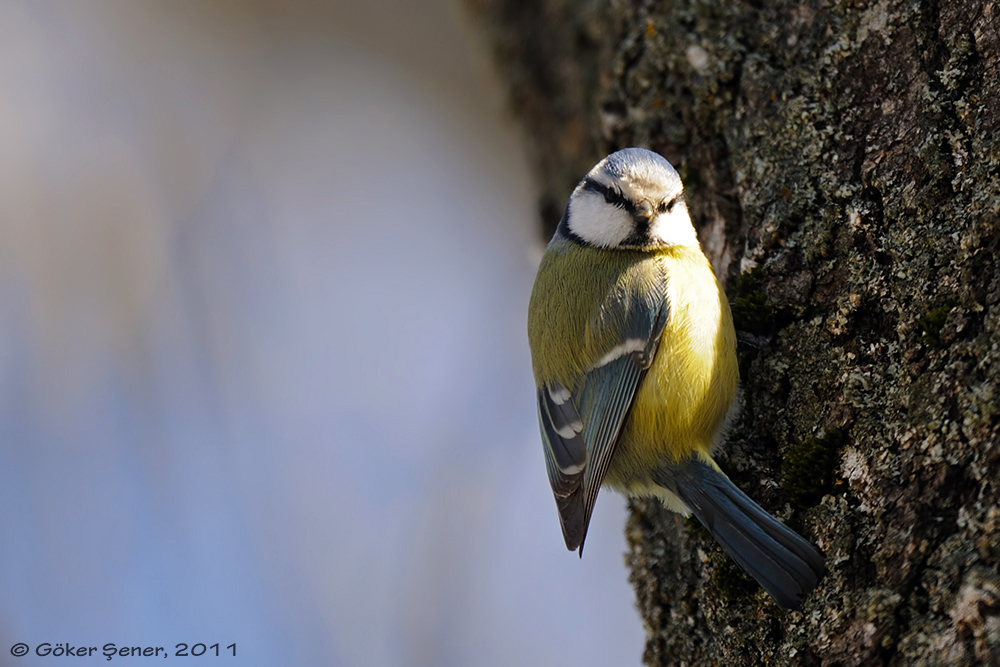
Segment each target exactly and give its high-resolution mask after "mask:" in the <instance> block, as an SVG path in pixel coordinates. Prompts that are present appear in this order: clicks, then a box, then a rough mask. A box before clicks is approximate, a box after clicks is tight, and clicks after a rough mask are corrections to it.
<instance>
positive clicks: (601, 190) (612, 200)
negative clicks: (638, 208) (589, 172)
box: [583, 178, 632, 210]
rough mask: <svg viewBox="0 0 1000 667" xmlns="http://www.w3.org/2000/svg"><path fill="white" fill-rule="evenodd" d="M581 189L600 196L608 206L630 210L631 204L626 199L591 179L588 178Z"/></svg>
mask: <svg viewBox="0 0 1000 667" xmlns="http://www.w3.org/2000/svg"><path fill="white" fill-rule="evenodd" d="M583 189H584V190H587V191H588V192H593V193H596V194H599V195H601V196H602V197H604V201H606V202H608V203H609V204H612V205H614V206H618V207H619V208H624V209H626V210H631V209H632V206H631V203H630V202H629V201H628V200H627V199H625V197H623V196H622V194H621V193H620V192H618V191H617V190H615V189H614V188H609V187H608V186H606V185H603V184H601V183H598V182H597V181H595V180H594V179H592V178H588V179H587V180H585V181H584V182H583Z"/></svg>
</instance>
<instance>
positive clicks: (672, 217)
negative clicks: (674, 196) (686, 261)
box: [649, 202, 699, 247]
mask: <svg viewBox="0 0 1000 667" xmlns="http://www.w3.org/2000/svg"><path fill="white" fill-rule="evenodd" d="M649 235H650V237H652V238H654V239H657V240H659V241H660V242H661V243H663V245H679V246H694V247H699V246H698V234H697V233H696V232H695V231H694V226H693V225H692V224H691V217H690V216H689V215H688V210H687V205H686V204H685V203H684V202H678V203H677V205H676V206H674V207H673V208H672V209H671V210H670V211H668V212H667V213H660V214H659V215H657V216H656V217H655V218H653V222H652V225H651V227H650V229H649Z"/></svg>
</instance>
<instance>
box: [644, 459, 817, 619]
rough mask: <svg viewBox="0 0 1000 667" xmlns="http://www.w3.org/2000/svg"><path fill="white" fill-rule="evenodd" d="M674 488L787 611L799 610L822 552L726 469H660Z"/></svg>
mask: <svg viewBox="0 0 1000 667" xmlns="http://www.w3.org/2000/svg"><path fill="white" fill-rule="evenodd" d="M657 477H659V478H660V479H656V480H655V481H656V482H657V483H658V484H661V485H662V486H664V487H666V488H667V489H669V490H670V491H672V492H673V493H674V494H675V495H676V496H677V497H678V498H680V499H681V501H683V502H684V504H685V505H687V506H688V507H689V508H690V509H691V511H692V512H693V513H694V515H695V516H696V517H698V520H699V521H701V523H702V524H704V525H705V527H706V528H708V530H709V532H711V533H712V536H713V537H714V538H715V540H716V541H717V542H718V543H719V545H720V546H721V547H722V548H723V549H724V550H725V552H726V553H727V554H729V556H730V557H731V558H732V559H733V560H735V561H736V562H737V563H738V564H739V566H740V567H742V568H743V569H744V570H746V572H747V573H748V574H749V575H750V576H751V577H753V578H754V579H755V580H756V581H757V583H759V584H760V585H761V587H762V588H763V589H764V590H765V591H767V592H768V594H770V596H771V597H772V598H774V601H775V602H777V603H778V604H779V605H780V606H781V607H784V608H785V609H798V607H799V606H800V605H801V604H802V600H803V598H804V597H805V596H806V594H807V593H809V592H810V591H812V590H813V589H814V588H815V587H816V584H817V583H818V582H819V580H820V577H822V576H823V574H824V572H825V571H826V567H825V565H824V563H823V555H822V554H821V553H820V552H819V550H818V549H817V548H816V547H814V546H813V545H812V544H811V543H809V542H808V541H807V540H806V539H805V538H803V537H802V536H800V535H799V534H798V533H796V532H795V531H793V530H792V529H791V528H789V527H787V526H786V525H785V524H783V523H781V522H780V521H778V520H777V519H775V518H774V517H773V516H771V515H770V514H768V513H767V512H766V511H765V510H764V509H763V508H762V507H761V506H760V505H758V504H757V503H755V502H754V501H753V500H751V499H750V497H749V496H747V494H745V493H743V492H742V491H740V490H739V489H738V488H736V485H735V484H733V483H732V482H731V481H730V480H729V478H728V477H726V475H725V473H723V472H722V471H720V470H718V469H717V468H715V467H713V466H712V465H710V464H709V463H707V462H703V461H698V460H691V461H688V462H685V463H682V464H680V465H679V466H676V467H673V466H672V467H671V469H670V470H669V471H666V470H664V471H661V472H660V474H658V475H657Z"/></svg>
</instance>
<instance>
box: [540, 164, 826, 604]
mask: <svg viewBox="0 0 1000 667" xmlns="http://www.w3.org/2000/svg"><path fill="white" fill-rule="evenodd" d="M528 340H529V344H530V348H531V362H532V371H533V374H534V378H535V383H536V388H537V408H538V419H539V426H540V430H541V436H542V443H543V449H544V452H545V464H546V469H547V472H548V478H549V482H550V484H551V486H552V492H553V494H554V496H555V500H556V506H557V508H558V512H559V521H560V525H561V527H562V533H563V538H564V540H565V542H566V547H567V549H569V550H570V551H573V550H579V554H580V557H581V558H582V556H583V546H584V542H585V540H586V537H587V529H588V526H589V524H590V519H591V514H592V512H593V510H594V504H595V502H596V500H597V495H598V492H599V490H600V489H601V487H602V486H607V487H609V488H611V489H614V490H616V491H619V492H621V493H623V494H624V495H625V496H627V497H655V498H658V499H659V500H660V501H661V502H662V503H663V505H664V506H665V507H666V508H667V509H670V510H673V511H676V512H679V513H681V514H684V515H690V514H691V513H693V514H694V516H695V517H697V519H698V520H699V521H700V522H701V523H702V524H703V525H704V526H705V527H706V528H707V529H708V531H709V532H710V533H711V534H712V536H713V537H714V538H715V540H716V541H717V542H718V544H719V545H720V546H721V547H722V549H723V550H724V551H725V552H726V553H727V554H728V555H729V556H730V557H731V558H732V559H733V560H734V561H736V563H738V564H739V566H740V567H742V568H743V569H744V570H745V571H746V572H747V573H748V574H749V575H750V576H751V577H753V578H754V579H755V580H756V581H757V582H758V583H759V584H760V586H761V587H762V588H763V589H764V590H765V591H767V593H768V594H769V595H770V596H771V597H772V598H773V599H774V601H775V602H776V603H777V604H778V605H779V606H780V607H782V608H785V609H797V608H799V607H800V606H801V604H802V601H803V600H804V598H805V596H806V595H807V594H808V593H809V592H811V591H812V590H813V589H814V588H815V587H816V586H817V584H818V582H819V580H820V578H821V577H822V576H823V574H824V573H825V565H824V561H823V555H822V553H821V552H820V551H819V550H818V549H817V548H816V547H815V546H814V545H813V544H811V543H810V542H809V541H807V540H806V539H805V538H803V537H802V536H800V535H799V534H798V533H796V532H795V531H793V530H792V529H790V528H788V527H787V526H785V525H784V524H783V523H781V522H780V521H779V520H778V519H776V518H775V517H773V516H771V515H770V514H769V513H768V512H767V511H765V510H764V509H763V508H761V507H760V505H758V504H757V503H756V502H754V501H753V500H752V499H751V498H750V497H749V496H747V495H746V494H745V493H744V492H743V491H741V490H740V489H739V488H737V486H736V485H735V484H734V483H733V482H732V481H731V480H730V479H729V477H728V476H726V474H725V473H724V472H723V471H722V470H721V469H720V468H719V466H718V464H717V463H716V462H715V460H714V459H713V458H712V453H713V452H714V451H716V449H717V448H718V447H719V446H720V445H721V444H722V442H723V441H724V439H725V432H726V429H727V426H728V424H730V423H731V421H732V420H733V419H734V418H735V415H736V414H737V412H738V405H739V403H740V400H739V391H740V390H739V366H738V363H737V360H736V331H735V328H734V325H733V319H732V315H731V313H730V309H729V302H728V300H727V299H726V295H725V292H724V290H723V289H722V287H721V285H720V283H719V281H718V279H717V278H716V275H715V272H714V271H713V269H712V266H711V264H710V263H709V261H708V259H707V258H706V257H705V255H704V253H703V252H702V250H701V246H700V244H699V242H698V235H697V233H696V231H695V229H694V226H693V225H692V223H691V218H690V216H689V213H688V208H687V203H686V201H685V197H684V187H683V183H682V182H681V178H680V175H679V174H678V173H677V171H676V170H675V169H674V167H673V166H672V165H671V164H670V162H668V161H667V160H666V159H665V158H663V157H662V156H661V155H659V154H657V153H655V152H653V151H650V150H647V149H644V148H625V149H622V150H619V151H616V152H614V153H611V154H610V155H608V156H607V157H605V158H604V159H603V160H601V161H600V162H598V163H597V165H595V166H594V167H593V169H591V170H590V172H589V173H587V175H586V176H585V177H584V178H583V179H582V180H581V181H580V182H579V184H578V185H577V186H576V188H575V189H574V190H573V192H572V194H571V195H570V198H569V201H568V203H567V205H566V208H565V212H564V213H563V216H562V219H561V220H560V221H559V224H558V226H557V228H556V231H555V234H554V235H553V237H552V239H551V241H550V242H549V244H548V246H547V247H546V250H545V253H544V254H543V256H542V260H541V263H540V264H539V268H538V273H537V276H536V278H535V283H534V286H533V287H532V291H531V298H530V303H529V307H528Z"/></svg>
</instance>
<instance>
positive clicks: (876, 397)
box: [470, 0, 1000, 665]
mask: <svg viewBox="0 0 1000 667" xmlns="http://www.w3.org/2000/svg"><path fill="white" fill-rule="evenodd" d="M470 1H471V2H472V4H473V5H474V8H475V10H476V11H477V12H478V14H479V16H480V18H481V20H482V21H481V22H482V24H483V26H485V28H486V30H487V31H488V34H489V36H490V38H491V39H492V42H493V44H494V45H495V50H496V53H497V56H498V61H499V63H500V65H501V69H502V71H503V73H504V76H505V77H506V81H507V83H508V84H509V89H510V94H511V99H512V104H513V107H514V110H515V112H516V113H517V114H518V116H519V117H520V119H521V120H522V121H523V123H524V126H525V128H526V133H527V135H528V138H529V142H530V152H531V155H532V157H533V158H534V160H535V163H536V165H537V169H538V180H539V183H540V185H541V206H540V210H541V217H542V219H543V222H544V226H545V234H546V235H547V234H549V233H551V231H552V229H553V228H554V225H555V223H556V222H557V221H558V219H559V215H560V214H561V212H562V207H563V206H564V203H565V200H566V197H567V195H568V193H569V191H570V189H571V188H572V186H573V184H575V182H576V181H577V179H579V178H580V176H581V175H582V174H583V173H584V172H585V171H586V170H587V169H588V168H589V167H590V166H591V165H592V164H593V163H594V162H595V161H596V160H597V159H599V158H600V157H601V156H603V155H604V154H606V153H608V152H610V151H611V150H613V149H616V148H620V147H623V146H628V145H641V146H647V147H649V148H652V149H654V150H656V151H659V152H660V153H662V154H663V155H664V156H666V157H667V158H668V159H669V160H670V161H671V162H673V163H674V164H675V165H676V166H677V167H678V169H679V171H680V173H681V176H682V177H683V179H684V182H685V186H686V188H687V191H688V199H689V205H690V209H691V211H692V215H693V218H694V220H695V225H696V227H698V229H699V233H700V235H701V238H702V243H703V246H704V248H705V250H706V252H707V253H708V254H709V256H710V258H711V259H712V260H713V263H714V265H715V267H716V269H717V271H718V272H719V274H720V277H721V278H722V279H723V280H724V281H726V284H727V287H728V291H729V293H730V296H731V300H732V302H733V304H734V314H735V316H736V319H737V327H738V328H739V329H741V330H743V331H745V332H749V333H751V334H753V335H755V336H757V337H758V340H759V341H761V345H760V346H759V348H758V349H753V348H745V349H741V369H742V378H743V386H744V393H745V406H744V409H743V412H742V416H741V418H740V420H739V422H738V424H737V425H736V427H735V429H734V430H733V432H732V434H731V437H730V439H729V442H728V445H727V446H726V448H725V450H724V453H723V454H721V456H720V457H719V460H720V464H721V465H722V466H723V468H724V469H726V470H727V472H728V473H729V474H730V476H731V477H732V478H733V479H734V481H735V482H736V483H737V484H738V485H739V486H740V487H742V488H743V489H744V490H746V491H747V492H748V493H749V494H750V495H751V496H752V497H754V498H755V499H756V500H757V501H758V502H760V503H761V504H762V505H763V506H764V507H765V508H767V509H768V510H769V511H771V512H772V513H774V514H776V515H777V516H779V517H780V518H782V519H783V520H785V521H786V522H788V523H789V524H790V525H792V526H793V527H795V528H797V529H798V530H800V531H801V532H802V533H803V534H804V535H806V536H807V537H809V538H810V539H812V540H814V541H815V542H816V543H817V544H818V545H819V546H820V547H821V548H822V550H823V551H824V553H825V555H826V559H827V564H828V568H829V573H828V574H827V575H826V577H825V579H824V580H823V581H822V582H821V584H820V588H819V589H818V590H817V591H816V592H815V593H814V594H813V595H811V596H810V597H809V598H808V599H807V601H806V604H805V606H804V608H803V609H802V611H801V612H783V611H781V610H780V609H779V608H778V607H776V606H775V605H774V604H773V603H772V602H771V601H770V600H769V599H768V598H767V597H766V595H765V594H764V593H762V592H761V591H760V590H759V589H758V588H757V587H756V586H755V585H754V584H753V583H752V582H751V581H749V580H748V579H747V578H746V577H745V575H743V574H742V572H741V571H739V570H738V568H736V566H734V565H733V564H732V563H731V561H729V560H728V559H727V558H726V557H725V556H724V554H723V553H722V552H721V550H720V549H719V548H718V547H717V546H716V545H715V544H714V543H713V542H712V540H711V538H710V537H708V536H707V534H706V533H705V532H704V531H702V530H700V529H699V528H698V527H697V526H696V525H695V524H692V523H691V522H689V521H684V520H682V519H679V518H678V517H677V516H676V515H673V514H671V513H669V512H666V511H664V510H662V509H661V508H660V507H659V506H658V505H657V504H656V503H655V502H649V503H645V502H635V503H633V505H632V509H633V512H632V517H631V519H630V521H629V523H628V525H627V527H626V531H627V535H628V541H629V545H630V550H629V553H628V554H627V561H628V565H629V567H630V568H631V572H632V575H631V579H632V583H633V584H634V586H635V589H636V593H637V604H638V606H639V609H640V611H641V613H642V616H643V618H644V619H645V623H646V627H647V631H648V641H647V646H646V651H645V656H644V657H645V660H646V662H647V663H648V664H650V665H666V664H688V665H714V664H720V665H759V664H763V663H765V662H767V663H769V664H776V665H873V664H887V665H910V664H927V665H937V664H948V665H972V664H994V665H1000V504H998V499H1000V263H998V261H997V259H998V255H1000V71H998V65H1000V6H998V5H996V4H995V3H994V2H992V1H990V0H953V1H950V2H946V1H939V0H882V1H881V2H865V1H862V0H858V1H856V2H849V1H843V2H839V1H824V0H805V1H803V2H794V1H785V0H775V1H770V0H769V1H768V2H757V1H755V2H746V1H743V0H678V1H676V2H662V3H657V2H625V1H623V0H617V1H614V2H611V3H610V5H609V4H605V3H603V2H593V1H587V0H539V2H537V3H536V2H520V1H519V0H470Z"/></svg>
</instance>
